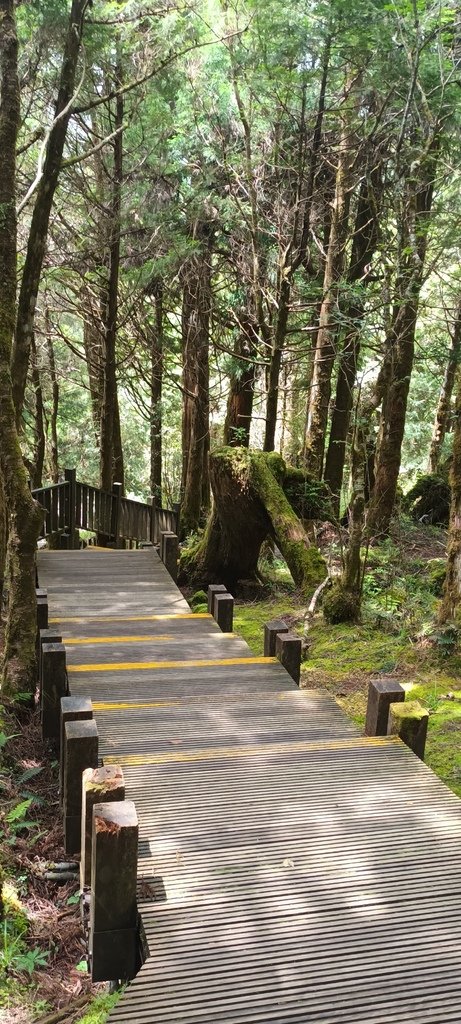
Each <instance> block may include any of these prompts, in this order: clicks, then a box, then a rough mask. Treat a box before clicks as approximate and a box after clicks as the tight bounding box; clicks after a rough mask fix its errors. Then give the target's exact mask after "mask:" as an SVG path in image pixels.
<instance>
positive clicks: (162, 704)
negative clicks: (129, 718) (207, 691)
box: [91, 700, 182, 711]
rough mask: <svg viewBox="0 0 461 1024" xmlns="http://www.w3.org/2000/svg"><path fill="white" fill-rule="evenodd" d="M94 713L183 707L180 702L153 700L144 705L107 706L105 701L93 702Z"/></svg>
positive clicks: (138, 703) (120, 704) (139, 703)
mask: <svg viewBox="0 0 461 1024" xmlns="http://www.w3.org/2000/svg"><path fill="white" fill-rule="evenodd" d="M91 703H92V705H93V711H131V710H132V709H134V710H136V709H137V708H178V707H180V706H181V703H182V702H181V701H180V700H152V701H149V703H146V704H143V703H141V702H140V701H139V702H136V703H135V704H133V703H131V702H130V703H125V704H123V703H119V704H106V703H104V701H99V702H98V701H92V702H91Z"/></svg>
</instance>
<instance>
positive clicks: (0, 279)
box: [0, 0, 42, 701]
mask: <svg viewBox="0 0 461 1024" xmlns="http://www.w3.org/2000/svg"><path fill="white" fill-rule="evenodd" d="M14 7H15V5H14V0H0V81H1V87H0V153H1V155H2V158H1V161H0V209H1V211H2V216H1V218H0V296H1V300H0V301H1V315H0V437H1V439H2V443H1V446H0V470H1V473H2V478H3V487H4V494H5V499H6V505H7V509H8V516H9V553H8V564H9V574H10V578H9V582H10V593H9V606H8V620H7V626H6V635H5V646H4V654H3V679H2V698H3V700H4V701H5V700H14V699H15V697H16V696H17V695H18V693H25V694H28V695H29V696H30V695H32V694H33V693H34V691H35V684H36V661H35V633H36V602H35V548H36V544H37V537H38V534H39V530H40V525H41V521H42V514H41V510H40V509H39V507H38V505H37V504H36V502H35V501H34V500H33V498H32V495H31V493H30V490H29V486H28V482H27V476H26V470H25V467H24V462H23V460H22V455H21V448H20V445H19V437H18V433H17V429H16V420H15V407H14V401H13V391H12V382H11V375H10V356H11V342H12V339H13V333H14V325H15V321H16V269H17V268H16V259H17V249H16V239H17V222H16V139H17V132H18V126H19V119H20V105H19V81H18V70H17V55H18V43H17V36H16V23H15V15H14Z"/></svg>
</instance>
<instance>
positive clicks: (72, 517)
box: [64, 469, 78, 550]
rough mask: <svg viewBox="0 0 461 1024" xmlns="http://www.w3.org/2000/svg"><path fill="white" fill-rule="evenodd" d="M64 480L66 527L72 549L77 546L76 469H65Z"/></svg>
mask: <svg viewBox="0 0 461 1024" xmlns="http://www.w3.org/2000/svg"><path fill="white" fill-rule="evenodd" d="M64 480H65V481H66V483H67V487H66V492H67V493H66V528H67V530H68V533H69V547H70V548H71V549H72V550H74V548H76V547H78V543H77V537H76V532H77V530H76V522H77V470H76V469H65V470H64Z"/></svg>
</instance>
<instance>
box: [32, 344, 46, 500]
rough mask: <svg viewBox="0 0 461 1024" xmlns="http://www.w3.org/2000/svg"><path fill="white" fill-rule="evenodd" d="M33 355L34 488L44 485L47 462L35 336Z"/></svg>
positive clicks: (41, 392)
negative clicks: (45, 464) (44, 466)
mask: <svg viewBox="0 0 461 1024" xmlns="http://www.w3.org/2000/svg"><path fill="white" fill-rule="evenodd" d="M31 356H32V360H31V362H32V374H31V376H32V387H33V393H34V453H33V456H32V464H31V466H30V482H31V486H32V489H34V488H38V487H41V486H42V479H43V465H44V462H45V419H44V407H43V391H42V381H41V377H40V370H39V366H38V361H37V346H36V344H35V336H34V335H33V334H32V338H31Z"/></svg>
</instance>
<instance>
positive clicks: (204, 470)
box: [181, 222, 213, 533]
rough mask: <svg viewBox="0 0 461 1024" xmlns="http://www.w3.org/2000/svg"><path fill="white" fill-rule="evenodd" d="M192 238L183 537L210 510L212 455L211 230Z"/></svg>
mask: <svg viewBox="0 0 461 1024" xmlns="http://www.w3.org/2000/svg"><path fill="white" fill-rule="evenodd" d="M193 238H194V239H195V240H196V241H197V242H198V243H199V248H198V250H197V252H196V253H195V254H194V256H192V257H191V258H190V259H189V260H188V262H187V266H186V267H185V269H184V272H183V303H182V344H183V417H182V451H183V472H182V506H181V522H182V525H183V529H184V531H185V533H188V532H191V531H194V530H197V528H198V526H199V523H200V516H201V511H202V508H203V507H204V506H205V507H207V506H208V503H209V499H208V493H209V490H208V466H207V462H208V459H207V456H208V451H209V429H210V428H209V363H208V359H209V352H208V349H209V330H210V313H211V269H212V267H211V252H212V242H213V229H212V227H211V225H210V224H209V223H204V222H197V224H196V225H195V227H194V231H193Z"/></svg>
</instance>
